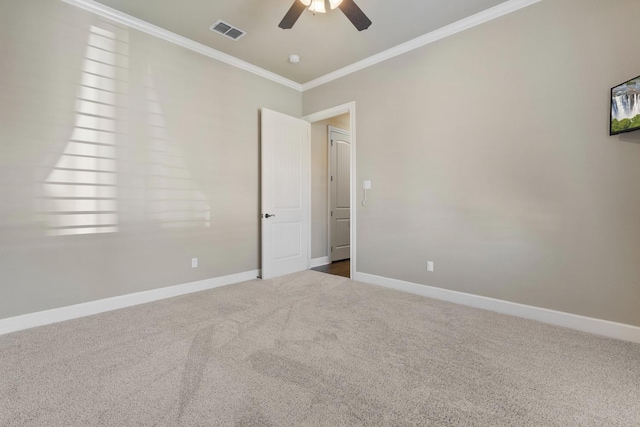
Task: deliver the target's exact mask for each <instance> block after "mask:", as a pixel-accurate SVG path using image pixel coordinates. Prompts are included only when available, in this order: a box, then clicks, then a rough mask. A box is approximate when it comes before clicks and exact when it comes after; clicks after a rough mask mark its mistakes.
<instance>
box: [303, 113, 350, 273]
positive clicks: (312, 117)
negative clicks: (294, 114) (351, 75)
mask: <svg viewBox="0 0 640 427" xmlns="http://www.w3.org/2000/svg"><path fill="white" fill-rule="evenodd" d="M345 113H349V124H350V126H349V127H350V132H351V173H350V179H349V188H350V192H351V197H350V198H351V247H350V251H349V252H350V256H349V257H350V259H351V261H350V270H351V271H350V272H349V273H350V276H351V278H352V279H353V278H354V277H355V276H356V271H357V269H356V249H357V244H356V243H357V241H356V234H357V233H356V231H357V229H358V228H357V226H356V222H357V221H356V220H357V215H356V206H357V196H358V187H357V182H356V177H357V175H356V172H357V169H356V166H357V162H356V154H357V150H356V102H355V101H352V102H348V103H346V104H342V105H338V106H336V107H332V108H328V109H326V110H322V111H318V112H316V113H312V114H308V115H306V116H304V117H302V119H303V120H306V121H308V122H309V123H314V122H319V121H321V120H326V119H330V118H332V117H335V116H339V115H341V114H345ZM310 202H311V180H309V204H311V203H310ZM328 231H329V230H327V232H328ZM327 251H330V248H329V247H327ZM330 255H331V254H330V252H329V253H328V256H330ZM308 266H309V268H311V209H309V259H308Z"/></svg>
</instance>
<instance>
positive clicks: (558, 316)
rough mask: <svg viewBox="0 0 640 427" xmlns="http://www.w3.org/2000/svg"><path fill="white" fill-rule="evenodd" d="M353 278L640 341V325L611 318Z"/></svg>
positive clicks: (383, 279) (360, 275)
mask: <svg viewBox="0 0 640 427" xmlns="http://www.w3.org/2000/svg"><path fill="white" fill-rule="evenodd" d="M353 279H354V280H357V281H359V282H364V283H369V284H372V285H378V286H384V287H386V288H392V289H396V290H399V291H404V292H408V293H412V294H416V295H421V296H424V297H429V298H434V299H439V300H443V301H449V302H453V303H456V304H462V305H467V306H471V307H476V308H482V309H485V310H490V311H495V312H498V313H502V314H509V315H512V316H517V317H522V318H525V319H530V320H537V321H538V322H543V323H549V324H552V325H557V326H563V327H565V328H571V329H576V330H578V331H583V332H589V333H592V334H597V335H603V336H606V337H610V338H616V339H620V340H625V341H631V342H634V343H640V327H638V326H632V325H626V324H624V323H616V322H611V321H609V320H602V319H594V318H592V317H586V316H579V315H577V314H571V313H565V312H562V311H555V310H549V309H546V308H540V307H533V306H530V305H524V304H518V303H514V302H509V301H503V300H499V299H495V298H488V297H483V296H479V295H472V294H467V293H464V292H457V291H450V290H447V289H442V288H436V287H433V286H427V285H419V284H417V283H411V282H405V281H402V280H396V279H389V278H386V277H381V276H375V275H372V274H367V273H356V274H355V277H354V278H353Z"/></svg>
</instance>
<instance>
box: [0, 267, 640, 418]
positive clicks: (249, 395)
mask: <svg viewBox="0 0 640 427" xmlns="http://www.w3.org/2000/svg"><path fill="white" fill-rule="evenodd" d="M0 425H1V426H32V425H34V426H35V425H37V426H94V425H105V426H132V425H140V426H152V425H160V426H179V425H184V426H351V425H357V426H405V425H407V426H408V425H421V426H430V425H433V426H507V425H508V426H563V427H566V426H639V425H640V345H637V344H632V343H628V342H623V341H616V340H612V339H607V338H603V337H598V336H594V335H589V334H585V333H581V332H576V331H572V330H569V329H564V328H559V327H554V326H549V325H545V324H542V323H537V322H533V321H528V320H524V319H519V318H514V317H510V316H505V315H500V314H496V313H492V312H488V311H483V310H479V309H474V308H469V307H464V306H459V305H455V304H450V303H446V302H441V301H436V300H432V299H427V298H423V297H419V296H415V295H411V294H405V293H402V292H397V291H394V290H389V289H385V288H380V287H376V286H371V285H365V284H361V283H357V282H354V281H351V280H348V279H345V278H341V277H338V276H330V275H326V274H322V273H317V272H314V271H308V272H302V273H296V274H294V275H290V276H286V277H282V278H278V279H273V280H266V281H259V280H255V281H250V282H245V283H242V284H237V285H232V286H228V287H223V288H218V289H213V290H210V291H205V292H200V293H197V294H191V295H186V296H182V297H177V298H173V299H169V300H163V301H158V302H154V303H151V304H145V305H141V306H136V307H131V308H127V309H122V310H118V311H113V312H109V313H103V314H100V315H96V316H91V317H86V318H82V319H77V320H71V321H67V322H63V323H58V324H54V325H49V326H43V327H40V328H35V329H31V330H26V331H21V332H17V333H13V334H9V335H5V336H0Z"/></svg>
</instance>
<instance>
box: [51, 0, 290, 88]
mask: <svg viewBox="0 0 640 427" xmlns="http://www.w3.org/2000/svg"><path fill="white" fill-rule="evenodd" d="M62 1H63V2H65V3H68V4H71V5H73V6H77V7H79V8H81V9H84V10H88V11H89V12H92V13H95V14H96V15H99V16H102V17H103V18H107V19H110V20H112V21H115V22H118V23H120V24H122V25H126V26H127V27H129V28H133V29H135V30H139V31H142V32H143V33H147V34H149V35H152V36H154V37H158V38H160V39H162V40H165V41H168V42H169V43H173V44H176V45H178V46H182V47H184V48H186V49H189V50H192V51H194V52H197V53H199V54H202V55H205V56H208V57H209V58H213V59H216V60H218V61H220V62H224V63H225V64H228V65H231V66H233V67H236V68H239V69H241V70H244V71H248V72H250V73H252V74H255V75H257V76H260V77H263V78H265V79H268V80H271V81H274V82H276V83H280V84H281V85H284V86H287V87H289V88H291V89H295V90H297V91H302V85H301V84H300V83H296V82H294V81H293V80H289V79H287V78H285V77H282V76H281V75H279V74H276V73H272V72H271V71H267V70H265V69H263V68H260V67H258V66H255V65H253V64H250V63H248V62H245V61H243V60H241V59H238V58H236V57H234V56H231V55H228V54H226V53H223V52H220V51H219V50H216V49H213V48H210V47H208V46H205V45H203V44H202V43H198V42H195V41H193V40H191V39H188V38H186V37H183V36H180V35H178V34H176V33H173V32H171V31H168V30H165V29H164V28H160V27H158V26H156V25H153V24H150V23H148V22H146V21H143V20H142V19H138V18H134V17H133V16H131V15H127V14H126V13H123V12H120V11H118V10H115V9H112V8H110V7H108V6H105V5H103V4H100V3H98V2H96V1H94V0H62Z"/></svg>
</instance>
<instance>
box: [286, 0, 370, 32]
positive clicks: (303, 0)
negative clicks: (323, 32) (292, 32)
mask: <svg viewBox="0 0 640 427" xmlns="http://www.w3.org/2000/svg"><path fill="white" fill-rule="evenodd" d="M329 5H330V7H331V9H335V8H336V7H338V8H340V10H341V11H342V13H344V14H345V16H346V17H347V18H349V21H351V23H352V24H353V25H354V26H355V27H356V28H357V29H358V31H363V30H366V29H367V28H369V26H370V25H371V20H370V19H369V18H368V17H367V15H365V14H364V12H363V11H362V9H360V8H359V7H358V5H357V4H356V3H355V2H354V1H353V0H329ZM307 7H309V10H311V11H312V12H313V13H314V14H315V13H316V12H319V13H325V12H326V11H327V10H326V8H325V0H295V1H294V2H293V5H292V6H291V9H289V11H288V12H287V14H286V15H285V16H284V18H283V19H282V21H281V22H280V24H279V25H278V27H280V28H282V29H283V30H288V29H290V28H292V27H293V25H294V24H295V23H296V21H297V20H298V18H300V15H302V12H304V10H305V9H306V8H307Z"/></svg>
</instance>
